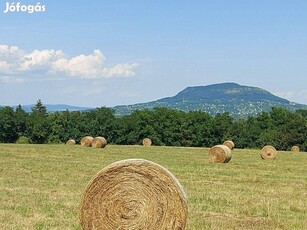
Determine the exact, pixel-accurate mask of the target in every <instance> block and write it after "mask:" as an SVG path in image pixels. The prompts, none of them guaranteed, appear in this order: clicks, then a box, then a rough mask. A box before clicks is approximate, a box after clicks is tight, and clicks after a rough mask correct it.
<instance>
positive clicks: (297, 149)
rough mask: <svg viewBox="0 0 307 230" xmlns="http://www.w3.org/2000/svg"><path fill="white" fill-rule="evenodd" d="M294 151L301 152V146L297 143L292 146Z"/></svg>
mask: <svg viewBox="0 0 307 230" xmlns="http://www.w3.org/2000/svg"><path fill="white" fill-rule="evenodd" d="M291 151H292V152H299V151H300V147H298V146H297V145H294V146H292V148H291Z"/></svg>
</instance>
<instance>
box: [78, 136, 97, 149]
mask: <svg viewBox="0 0 307 230" xmlns="http://www.w3.org/2000/svg"><path fill="white" fill-rule="evenodd" d="M93 139H94V138H93V137H91V136H86V137H82V139H81V141H80V143H81V146H83V147H91V145H92V140H93Z"/></svg>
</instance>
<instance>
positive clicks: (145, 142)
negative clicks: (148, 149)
mask: <svg viewBox="0 0 307 230" xmlns="http://www.w3.org/2000/svg"><path fill="white" fill-rule="evenodd" d="M151 144H152V142H151V140H150V139H149V138H144V140H143V145H144V146H151Z"/></svg>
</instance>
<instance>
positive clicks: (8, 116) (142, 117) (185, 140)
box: [0, 100, 307, 151]
mask: <svg viewBox="0 0 307 230" xmlns="http://www.w3.org/2000/svg"><path fill="white" fill-rule="evenodd" d="M87 135H90V136H94V137H95V136H103V137H105V138H106V139H107V141H108V143H113V144H124V145H125V144H128V145H130V144H140V143H141V141H142V140H143V139H144V138H145V137H148V138H150V139H151V140H152V142H153V144H154V145H167V146H195V147H210V146H213V145H215V144H220V143H223V141H225V140H228V139H230V140H233V141H234V143H235V145H236V147H238V148H261V147H263V146H265V145H273V146H275V148H276V149H278V150H289V149H291V147H292V146H293V145H298V146H299V147H300V149H301V150H302V151H307V110H297V111H295V112H290V111H288V110H286V109H284V108H272V110H271V111H270V112H262V113H260V114H258V115H257V116H249V117H248V118H246V119H234V118H233V117H231V116H230V115H229V113H223V114H216V115H215V116H211V115H209V114H208V113H206V112H202V111H190V112H183V111H179V110H175V109H167V108H155V109H153V110H138V111H134V112H133V113H132V114H130V115H126V116H115V112H114V110H112V109H110V108H105V107H102V108H96V109H93V110H89V111H83V112H81V111H62V112H50V113H48V111H47V109H46V107H45V106H44V105H43V103H42V102H41V101H40V100H39V101H38V102H37V103H36V105H35V106H34V107H33V108H32V111H31V112H25V111H24V110H23V109H22V106H20V105H19V106H18V107H17V108H16V109H13V108H11V107H8V106H6V107H2V108H0V142H2V143H16V142H17V143H23V142H25V143H27V142H28V143H35V144H44V143H65V142H66V141H67V140H68V139H70V138H72V139H74V140H76V142H79V141H80V139H81V138H82V137H84V136H87Z"/></svg>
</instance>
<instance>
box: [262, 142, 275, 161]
mask: <svg viewBox="0 0 307 230" xmlns="http://www.w3.org/2000/svg"><path fill="white" fill-rule="evenodd" d="M276 156H277V151H276V149H275V148H274V147H273V146H271V145H266V146H264V147H263V148H262V149H261V158H262V159H265V160H267V159H275V158H276Z"/></svg>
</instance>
